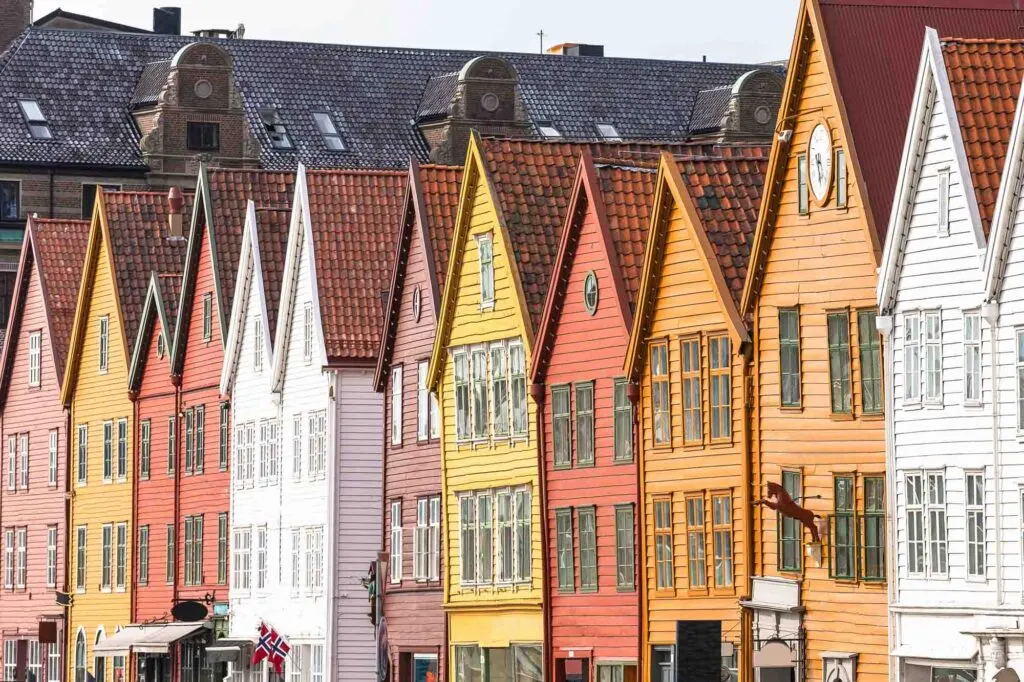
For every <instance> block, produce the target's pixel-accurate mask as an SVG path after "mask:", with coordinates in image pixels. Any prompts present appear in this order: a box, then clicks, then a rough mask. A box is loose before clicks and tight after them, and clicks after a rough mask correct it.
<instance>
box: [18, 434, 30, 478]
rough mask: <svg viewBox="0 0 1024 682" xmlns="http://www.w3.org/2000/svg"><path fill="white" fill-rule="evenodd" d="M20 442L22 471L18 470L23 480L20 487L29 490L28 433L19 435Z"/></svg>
mask: <svg viewBox="0 0 1024 682" xmlns="http://www.w3.org/2000/svg"><path fill="white" fill-rule="evenodd" d="M18 442H19V445H20V448H19V449H20V451H21V471H19V472H18V473H19V474H20V475H21V476H20V478H21V480H20V483H19V485H18V487H19V488H21V489H22V490H28V434H27V433H23V434H21V436H19V437H18Z"/></svg>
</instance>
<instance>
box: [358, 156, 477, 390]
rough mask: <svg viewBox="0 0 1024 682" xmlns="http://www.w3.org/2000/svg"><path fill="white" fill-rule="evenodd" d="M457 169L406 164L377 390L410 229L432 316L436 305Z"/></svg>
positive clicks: (455, 202)
mask: <svg viewBox="0 0 1024 682" xmlns="http://www.w3.org/2000/svg"><path fill="white" fill-rule="evenodd" d="M461 182H462V169H461V168H459V167H457V166H436V165H423V166H421V165H420V164H418V163H417V162H416V161H415V160H414V161H412V162H411V163H410V165H409V180H408V186H407V188H406V198H405V201H404V202H403V207H404V208H403V212H402V217H401V218H400V220H399V233H398V239H397V252H396V255H395V260H394V268H393V270H392V274H391V285H390V288H389V289H388V291H387V292H386V293H387V305H386V310H385V312H384V331H383V333H382V334H381V342H380V350H379V351H378V353H377V370H376V372H375V375H374V386H375V388H376V390H378V391H383V390H384V384H385V382H386V380H387V376H388V371H389V370H390V368H391V352H392V351H393V350H394V344H395V334H396V333H397V331H398V317H399V312H400V309H401V301H402V294H403V291H404V288H405V274H406V268H407V266H408V263H409V250H410V248H411V244H412V240H413V236H414V235H413V233H414V232H415V231H419V238H420V242H421V243H422V244H423V250H424V253H425V255H426V259H427V271H428V273H429V276H430V284H431V286H430V288H429V289H428V292H427V293H428V295H429V296H430V297H431V300H432V301H433V305H432V306H431V307H432V309H433V311H434V319H435V320H436V319H437V313H438V310H439V309H440V307H441V291H442V290H443V288H444V277H445V274H446V273H447V271H448V243H449V242H450V241H451V239H452V233H453V232H454V230H455V216H456V214H457V213H458V210H459V184H460V183H461Z"/></svg>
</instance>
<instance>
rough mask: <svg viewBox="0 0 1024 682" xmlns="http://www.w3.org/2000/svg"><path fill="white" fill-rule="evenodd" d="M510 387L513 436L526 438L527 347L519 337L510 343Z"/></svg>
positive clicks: (527, 422)
mask: <svg viewBox="0 0 1024 682" xmlns="http://www.w3.org/2000/svg"><path fill="white" fill-rule="evenodd" d="M508 360H509V363H508V364H509V388H510V391H509V392H510V394H511V404H512V436H513V437H514V438H524V437H526V436H527V434H528V433H529V428H530V425H529V412H528V409H527V405H526V349H525V348H524V347H523V342H522V341H520V340H519V339H516V340H514V341H510V342H509V344H508Z"/></svg>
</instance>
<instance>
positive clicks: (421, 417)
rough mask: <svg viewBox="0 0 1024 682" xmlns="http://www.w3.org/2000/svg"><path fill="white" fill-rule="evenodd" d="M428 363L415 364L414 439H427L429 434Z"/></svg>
mask: <svg viewBox="0 0 1024 682" xmlns="http://www.w3.org/2000/svg"><path fill="white" fill-rule="evenodd" d="M429 365H430V363H428V362H420V363H419V364H417V365H416V440H418V441H424V440H427V438H428V437H430V435H431V424H430V413H431V409H430V408H431V405H430V391H429V390H428V389H427V368H428V367H429Z"/></svg>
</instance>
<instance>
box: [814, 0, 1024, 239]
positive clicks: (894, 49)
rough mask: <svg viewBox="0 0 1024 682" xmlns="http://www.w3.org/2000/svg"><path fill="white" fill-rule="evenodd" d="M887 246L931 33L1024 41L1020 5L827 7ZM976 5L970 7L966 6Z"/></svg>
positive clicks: (904, 1)
mask: <svg viewBox="0 0 1024 682" xmlns="http://www.w3.org/2000/svg"><path fill="white" fill-rule="evenodd" d="M819 1H820V9H821V18H822V22H823V24H824V26H825V33H826V35H827V37H828V42H829V48H830V51H831V56H832V62H833V64H834V66H835V72H836V79H837V81H838V83H837V86H838V87H837V89H838V93H839V95H840V97H841V101H842V102H843V104H844V105H845V107H846V112H847V115H848V119H849V125H850V128H851V130H850V131H848V134H850V135H851V137H852V138H853V145H854V147H855V150H856V154H857V160H858V162H859V165H860V168H861V171H862V174H863V181H864V185H865V187H863V188H862V191H865V190H866V191H867V192H868V193H869V201H870V204H871V209H872V213H873V214H874V223H875V229H876V230H877V231H878V233H879V242H880V243H884V241H885V231H886V228H887V226H888V222H889V210H890V208H891V206H892V199H893V193H894V192H895V186H896V174H897V172H898V171H899V165H900V154H901V153H902V151H903V141H904V137H905V136H906V131H907V119H908V118H909V116H910V104H911V98H912V96H913V93H914V85H915V83H916V80H917V70H918V64H919V61H920V57H921V46H922V45H923V44H924V29H925V27H926V26H930V27H932V28H935V29H936V30H937V31H938V33H939V35H941V36H947V35H956V36H983V37H986V38H1022V37H1024V10H1015V9H1013V7H1014V4H1015V0H972V1H971V2H970V3H967V2H964V0H899V2H882V0H819ZM968 4H969V5H970V6H969V7H965V5H968Z"/></svg>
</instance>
